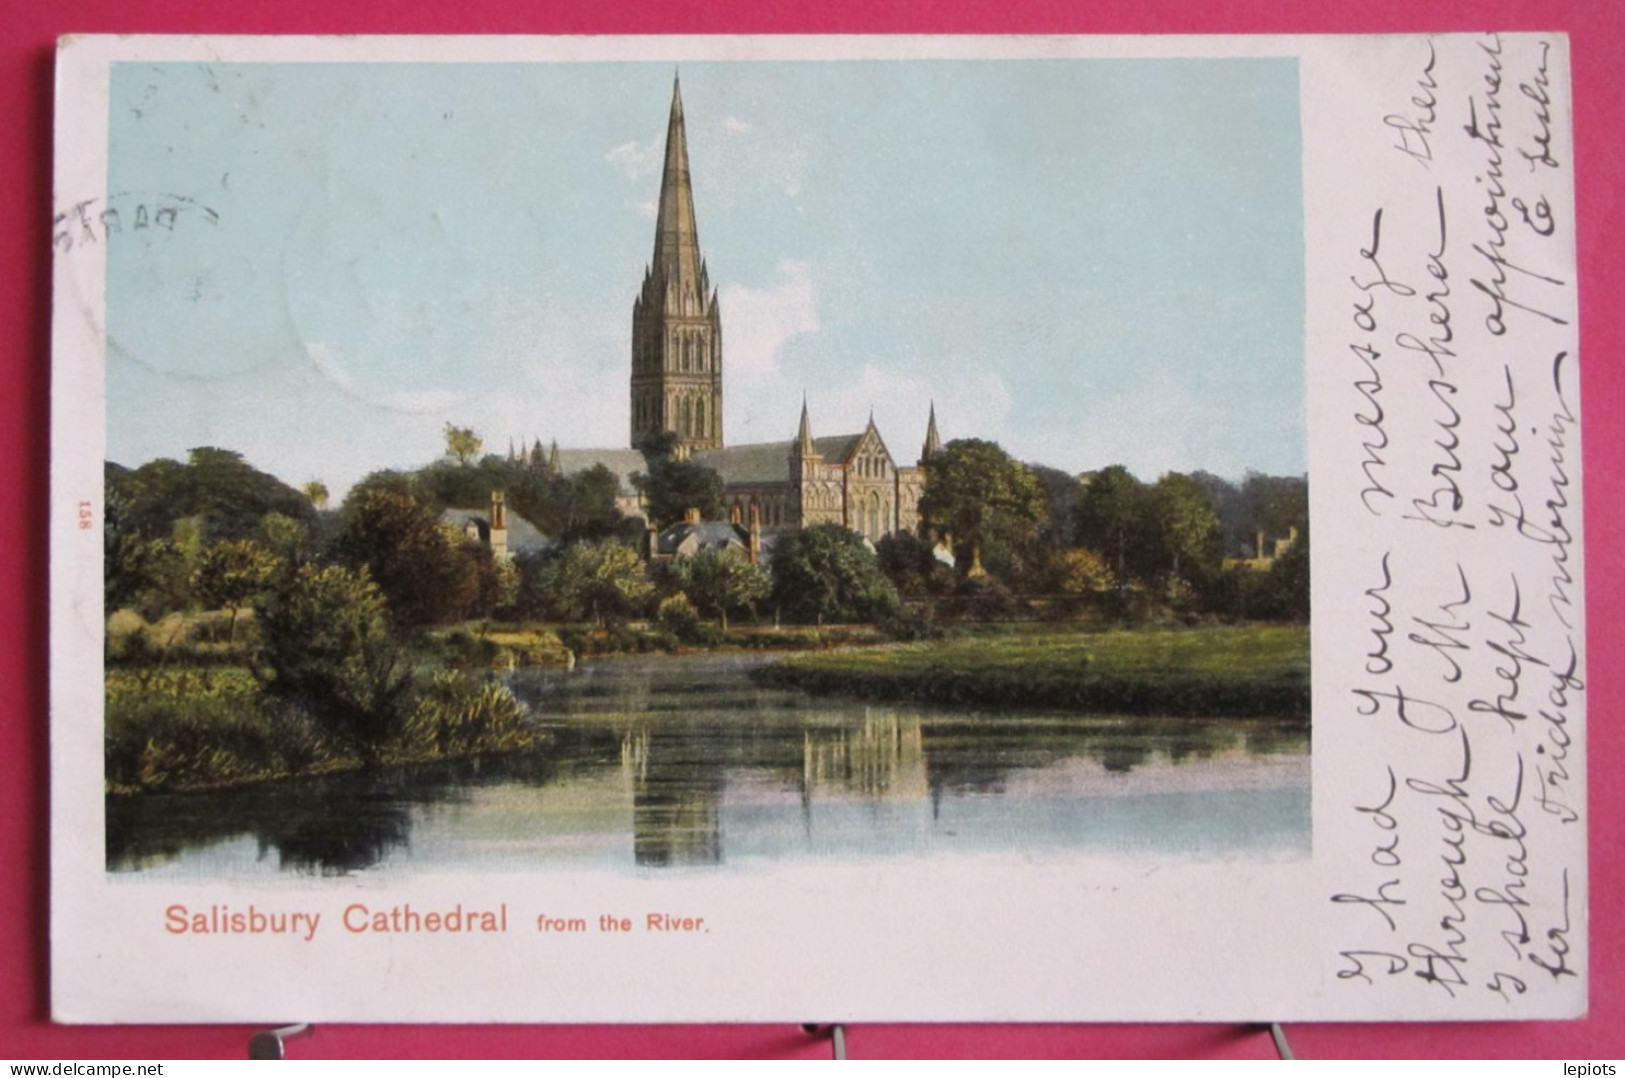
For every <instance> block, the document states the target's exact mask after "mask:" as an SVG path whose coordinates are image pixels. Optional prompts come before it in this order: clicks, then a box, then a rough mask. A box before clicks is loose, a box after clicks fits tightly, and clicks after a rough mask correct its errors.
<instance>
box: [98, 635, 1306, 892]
mask: <svg viewBox="0 0 1625 1078" xmlns="http://www.w3.org/2000/svg"><path fill="white" fill-rule="evenodd" d="M763 661H768V660H765V659H763V658H762V657H760V656H754V655H702V656H690V657H680V658H674V657H670V656H652V657H637V658H619V659H605V660H598V661H595V662H592V663H590V664H584V665H582V666H580V667H578V668H577V669H576V670H573V671H564V670H536V671H521V672H518V673H516V674H514V675H513V676H512V678H511V680H510V684H511V686H512V688H513V690H514V692H515V693H516V694H517V695H518V696H519V697H520V698H521V699H522V700H524V701H525V702H526V703H527V704H528V705H529V706H530V707H531V708H532V710H533V713H534V716H535V721H536V722H537V723H538V724H539V726H540V727H541V729H543V730H544V731H545V732H546V733H547V735H548V744H547V745H546V747H545V748H543V749H541V750H539V751H536V752H533V753H528V754H525V755H518V756H506V757H500V758H485V759H472V760H459V761H451V762H446V763H439V764H434V765H427V766H420V767H412V768H399V769H391V770H387V771H385V772H382V773H378V774H346V775H337V776H328V777H323V778H311V779H298V780H290V781H285V782H279V783H267V784H264V785H261V786H255V787H245V788H239V789H234V790H225V791H217V792H210V793H193V794H157V795H140V796H136V797H115V796H109V797H108V798H107V864H108V869H109V871H110V872H111V873H113V874H114V875H115V876H118V877H121V878H130V879H135V878H143V879H146V878H150V879H158V878H162V879H197V880H203V879H221V878H230V879H242V878H263V877H268V876H279V875H280V876H290V875H292V876H299V875H305V876H309V875H323V876H325V875H349V874H355V873H375V874H389V873H415V872H430V871H433V872H442V871H453V872H459V873H461V872H503V871H527V872H531V871H538V870H542V871H546V870H550V869H570V868H579V867H595V868H606V867H607V868H623V869H626V870H630V871H636V872H650V871H654V872H660V871H672V870H690V871H693V870H699V871H716V870H719V869H721V868H725V867H735V868H738V867H741V866H743V867H745V868H748V867H749V866H752V865H763V864H769V865H770V864H774V863H780V862H785V861H790V860H798V859H800V860H805V859H830V858H841V859H859V858H865V859H866V858H884V857H895V856H902V855H910V856H918V855H939V854H940V855H953V854H955V853H961V852H986V851H998V850H1018V851H1031V852H1033V853H1034V854H1035V855H1043V854H1046V853H1064V852H1070V851H1078V852H1087V853H1090V854H1094V855H1101V854H1104V855H1107V856H1119V857H1123V858H1136V859H1148V860H1151V861H1155V862H1169V861H1182V860H1191V859H1198V860H1216V859H1222V860H1238V859H1240V860H1255V859H1267V860H1281V859H1297V858H1306V857H1308V856H1309V834H1310V826H1309V736H1308V733H1307V731H1306V730H1304V729H1303V728H1302V727H1301V725H1295V724H1291V723H1287V722H1278V723H1277V722H1269V721H1260V720H1233V719H1221V718H1215V719H1211V720H1205V719H1178V720H1173V719H1167V720H1156V719H1144V718H1131V717H1121V716H1116V717H1114V716H1072V715H1057V714H1054V713H1042V712H1023V711H1020V710H1016V711H1011V712H1000V713H997V714H994V713H989V712H975V711H964V710H952V709H948V708H943V707H937V706H923V707H921V706H909V705H897V704H892V703H887V704H873V703H865V702H863V701H860V700H853V699H843V698H830V697H812V696H808V695H807V694H805V693H801V692H796V691H789V690H784V689H777V688H769V687H765V686H761V685H758V684H757V683H755V682H754V681H752V680H751V679H750V677H749V669H750V667H751V666H752V665H755V664H758V663H760V662H763Z"/></svg>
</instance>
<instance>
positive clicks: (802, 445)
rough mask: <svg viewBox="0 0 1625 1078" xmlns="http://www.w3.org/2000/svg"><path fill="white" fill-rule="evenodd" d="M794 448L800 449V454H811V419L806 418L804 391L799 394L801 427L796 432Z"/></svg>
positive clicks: (805, 455) (805, 396) (808, 455)
mask: <svg viewBox="0 0 1625 1078" xmlns="http://www.w3.org/2000/svg"><path fill="white" fill-rule="evenodd" d="M796 448H797V449H799V450H801V455H802V456H804V457H810V456H812V453H813V440H812V421H811V420H809V419H808V418H807V394H805V393H803V394H802V395H801V429H800V430H799V431H797V432H796Z"/></svg>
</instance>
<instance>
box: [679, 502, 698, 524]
mask: <svg viewBox="0 0 1625 1078" xmlns="http://www.w3.org/2000/svg"><path fill="white" fill-rule="evenodd" d="M699 522H700V510H699V507H697V506H690V507H689V508H688V509H687V510H686V511H685V512H684V513H683V523H684V524H698V523H699Z"/></svg>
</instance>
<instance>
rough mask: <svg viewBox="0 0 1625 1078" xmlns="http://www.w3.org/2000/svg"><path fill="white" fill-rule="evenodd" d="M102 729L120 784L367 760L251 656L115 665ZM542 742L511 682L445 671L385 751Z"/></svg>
mask: <svg viewBox="0 0 1625 1078" xmlns="http://www.w3.org/2000/svg"><path fill="white" fill-rule="evenodd" d="M103 738H104V750H105V761H106V762H105V767H106V772H105V782H106V787H107V790H108V792H110V793H135V792H139V791H143V790H208V789H217V788H219V787H223V786H235V785H241V784H244V783H252V782H265V781H268V780H272V779H281V778H290V777H293V776H296V775H319V774H327V773H331V772H335V771H350V770H357V769H359V768H361V767H363V766H364V765H365V761H364V760H363V757H362V755H361V754H360V753H359V752H358V751H356V749H355V747H354V746H352V745H349V744H346V743H345V742H343V741H342V740H340V739H338V738H336V737H334V736H332V735H331V734H330V733H328V732H327V731H325V730H324V729H323V728H322V727H321V725H320V724H319V723H317V722H316V721H315V720H314V719H313V718H312V717H311V716H310V715H308V714H306V713H305V712H304V711H303V710H302V709H300V708H299V707H296V706H294V705H292V704H289V703H287V702H285V701H282V700H277V699H275V698H273V697H271V696H268V695H267V694H265V693H264V692H262V691H261V690H260V686H259V683H258V681H257V680H256V679H255V678H254V675H253V674H252V673H251V672H250V671H249V670H248V668H247V667H243V666H225V665H215V666H209V665H190V666H188V665H167V666H162V667H129V668H119V669H109V670H108V671H107V722H106V726H105V729H104V734H103ZM540 742H541V737H540V736H539V735H538V734H536V733H535V731H533V730H532V729H531V728H530V725H529V722H528V721H527V718H526V716H525V713H524V708H523V706H522V705H521V704H520V703H519V701H518V700H516V699H515V698H514V696H513V695H512V694H511V693H510V692H508V690H507V689H505V688H503V687H502V686H500V685H497V684H495V683H494V682H491V681H488V680H485V679H482V678H479V677H476V676H471V675H468V674H463V673H458V672H452V671H440V672H436V673H433V674H426V675H424V676H423V677H422V678H421V679H420V682H419V684H418V685H417V686H416V687H415V689H414V692H413V695H412V700H411V706H410V710H409V711H408V713H407V715H406V719H405V721H404V722H403V723H402V725H401V728H400V729H399V730H398V731H397V732H396V733H395V735H394V736H393V737H391V738H390V739H389V741H388V742H387V743H386V744H384V745H382V746H381V747H380V750H379V753H378V755H379V760H380V762H382V763H386V764H411V763H428V762H430V761H433V760H445V759H454V758H457V757H462V756H473V755H479V754H482V753H491V752H513V751H518V750H523V749H530V748H534V747H536V746H537V745H538V744H540Z"/></svg>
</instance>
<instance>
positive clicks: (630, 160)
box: [604, 142, 660, 180]
mask: <svg viewBox="0 0 1625 1078" xmlns="http://www.w3.org/2000/svg"><path fill="white" fill-rule="evenodd" d="M604 160H605V161H608V162H609V163H610V164H611V165H613V166H614V167H615V169H616V170H617V171H619V172H620V173H621V175H623V176H625V177H626V178H627V179H629V180H641V179H642V178H643V177H645V176H648V175H650V174H651V173H653V172H654V171H655V170H656V169H658V168H659V167H660V146H659V144H658V143H654V142H648V143H644V142H623V143H621V144H620V145H619V146H617V147H615V148H614V149H613V150H610V151H609V152H608V153H606V154H605V155H604Z"/></svg>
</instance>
